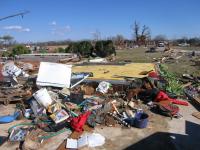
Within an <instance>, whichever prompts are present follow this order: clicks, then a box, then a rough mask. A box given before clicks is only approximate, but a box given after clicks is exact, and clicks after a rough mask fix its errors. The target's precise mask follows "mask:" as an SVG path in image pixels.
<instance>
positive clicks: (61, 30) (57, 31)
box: [51, 25, 71, 36]
mask: <svg viewBox="0 0 200 150" xmlns="http://www.w3.org/2000/svg"><path fill="white" fill-rule="evenodd" d="M70 31H71V27H70V26H69V25H67V26H64V27H57V28H53V29H52V32H51V33H52V34H53V35H59V36H64V35H65V34H66V33H68V32H70Z"/></svg>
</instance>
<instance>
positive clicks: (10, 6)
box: [0, 0, 200, 43]
mask: <svg viewBox="0 0 200 150" xmlns="http://www.w3.org/2000/svg"><path fill="white" fill-rule="evenodd" d="M47 4H48V5H47ZM198 4H200V2H199V1H198V0H190V1H189V0H182V1H175V2H174V1H173V0H168V1H160V0H153V1H151V2H150V1H148V0H141V1H131V0H125V1H122V0H115V2H114V3H113V2H112V1H106V0H101V1H100V0H85V1H81V0H73V1H72V0H69V1H64V0H59V1H47V0H44V1H42V2H41V1H38V0H34V1H33V0H29V1H26V0H20V2H19V1H6V0H2V1H1V2H0V8H1V13H0V18H3V17H6V16H9V15H13V14H16V13H19V12H23V11H25V10H28V11H30V13H28V14H26V15H24V16H23V18H22V17H21V16H18V17H13V18H9V19H6V20H2V21H0V36H3V35H7V34H8V35H11V36H13V37H14V38H15V40H16V41H17V42H20V43H27V42H34V43H35V42H48V41H63V40H72V41H80V40H85V39H87V40H92V39H93V37H94V35H93V34H94V33H95V32H99V33H100V35H101V38H102V39H106V38H109V37H113V36H116V35H118V34H120V35H123V36H124V38H125V39H132V31H131V25H132V24H133V23H134V21H138V22H139V23H140V25H141V26H142V25H147V26H148V27H149V28H150V29H151V35H152V37H155V36H156V35H165V36H166V37H167V38H168V39H177V38H181V37H200V33H199V31H200V21H199V20H198V19H197V18H198V16H199V15H200V10H199V9H198V6H199V5H198Z"/></svg>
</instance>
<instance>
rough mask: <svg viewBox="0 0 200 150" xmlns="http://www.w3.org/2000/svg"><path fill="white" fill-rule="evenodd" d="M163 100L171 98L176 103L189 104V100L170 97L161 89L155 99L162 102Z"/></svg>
mask: <svg viewBox="0 0 200 150" xmlns="http://www.w3.org/2000/svg"><path fill="white" fill-rule="evenodd" d="M163 100H169V101H171V102H172V103H174V104H178V105H185V106H188V103H187V102H185V101H182V100H177V99H173V98H170V97H169V96H168V95H167V94H166V93H164V92H163V91H160V92H159V93H158V95H157V96H156V98H155V101H156V102H160V101H163Z"/></svg>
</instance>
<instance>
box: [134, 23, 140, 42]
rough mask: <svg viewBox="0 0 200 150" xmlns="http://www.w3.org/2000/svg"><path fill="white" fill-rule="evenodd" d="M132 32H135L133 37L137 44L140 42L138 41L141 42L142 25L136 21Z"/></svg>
mask: <svg viewBox="0 0 200 150" xmlns="http://www.w3.org/2000/svg"><path fill="white" fill-rule="evenodd" d="M132 30H133V32H134V35H133V36H134V37H135V39H136V42H138V40H139V31H140V24H139V23H138V22H137V21H135V23H134V25H132Z"/></svg>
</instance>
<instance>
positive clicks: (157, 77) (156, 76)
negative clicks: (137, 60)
mask: <svg viewBox="0 0 200 150" xmlns="http://www.w3.org/2000/svg"><path fill="white" fill-rule="evenodd" d="M148 77H151V78H155V79H160V77H159V75H158V73H156V72H155V71H152V72H149V74H148Z"/></svg>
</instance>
